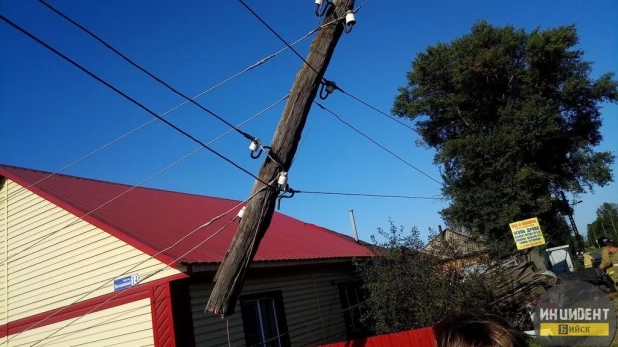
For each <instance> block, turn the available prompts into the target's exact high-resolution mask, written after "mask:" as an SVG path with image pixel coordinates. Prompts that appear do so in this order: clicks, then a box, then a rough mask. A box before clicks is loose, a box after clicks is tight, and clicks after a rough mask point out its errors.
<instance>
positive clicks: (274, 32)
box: [39, 0, 414, 130]
mask: <svg viewBox="0 0 618 347" xmlns="http://www.w3.org/2000/svg"><path fill="white" fill-rule="evenodd" d="M39 1H42V0H39ZM238 1H240V3H241V4H242V5H243V6H244V7H245V8H246V9H247V10H249V12H251V14H253V15H254V16H255V18H257V19H258V20H259V21H260V22H261V23H262V24H263V25H264V26H265V27H266V28H268V30H270V32H272V33H273V34H274V35H275V36H277V38H278V39H279V40H280V41H281V42H283V43H284V44H286V45H287V46H288V47H289V48H290V49H291V50H292V51H293V52H294V54H296V56H297V57H299V58H300V59H301V60H302V61H303V62H304V63H305V64H306V65H307V66H308V67H309V68H310V69H311V70H313V72H315V73H316V74H317V75H319V73H318V71H317V70H316V69H315V68H314V67H313V66H312V65H311V64H309V63H308V62H307V60H306V59H305V58H304V57H303V56H302V55H300V53H298V51H296V50H295V49H293V48H292V47H291V46H290V45H289V44H288V43H287V41H286V40H285V39H284V38H283V37H282V36H281V35H279V33H277V31H276V30H274V29H273V28H272V26H270V25H269V24H268V23H267V22H266V21H264V20H263V19H262V17H260V16H259V15H258V14H257V13H256V12H255V11H253V9H251V8H250V7H249V5H247V4H246V3H245V2H244V1H243V0H238ZM369 1H370V0H366V1H365V2H363V3H362V4H361V5H360V6H358V7H357V8H356V9H354V10H353V11H352V12H354V13H356V12H358V11H359V10H360V9H361V8H362V7H363V6H365V5H366V4H367V2H369ZM342 18H344V17H342ZM340 19H341V18H338V19H337V20H340ZM335 88H336V89H338V90H339V91H341V92H342V93H343V94H345V95H347V96H349V97H351V98H352V99H354V100H356V101H358V102H360V103H361V104H363V105H365V106H367V107H369V108H371V109H372V110H374V111H376V112H378V113H380V114H382V115H384V116H386V117H387V118H389V119H390V120H392V121H394V122H397V123H399V124H400V125H402V126H404V127H406V128H408V129H410V130H414V128H412V127H411V126H409V125H407V124H405V123H404V122H402V121H400V120H399V119H397V118H394V117H392V116H391V115H389V114H387V113H386V112H383V111H381V110H379V109H377V108H376V107H374V106H372V105H370V104H369V103H367V102H365V101H363V100H361V99H359V98H357V97H355V96H354V95H352V94H349V93H347V92H345V91H344V90H343V89H341V88H340V87H339V86H336V87H335Z"/></svg>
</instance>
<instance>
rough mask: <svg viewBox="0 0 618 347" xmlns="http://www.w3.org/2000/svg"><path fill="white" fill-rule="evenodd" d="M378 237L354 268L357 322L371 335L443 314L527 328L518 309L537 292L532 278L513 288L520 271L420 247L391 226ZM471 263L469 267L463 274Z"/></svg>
mask: <svg viewBox="0 0 618 347" xmlns="http://www.w3.org/2000/svg"><path fill="white" fill-rule="evenodd" d="M378 233H379V235H380V236H381V238H380V239H381V240H384V241H381V242H378V241H376V238H375V237H372V241H373V249H374V252H375V254H376V256H375V257H373V258H371V259H363V260H359V261H357V263H356V268H357V272H358V275H359V277H360V278H361V279H362V283H363V292H364V294H365V297H366V299H367V300H368V301H369V302H368V304H366V305H364V306H363V311H364V314H363V317H362V320H363V322H364V324H365V326H366V327H367V328H369V330H372V332H373V333H375V334H385V333H391V332H397V331H402V330H407V329H414V328H421V327H426V326H431V325H433V324H435V323H437V322H438V321H439V320H440V319H442V318H443V317H444V316H445V315H446V314H448V313H449V311H453V312H465V311H473V312H474V311H476V312H489V313H494V314H499V315H500V316H503V317H505V318H507V319H508V320H510V321H511V322H513V324H515V325H518V326H522V325H521V324H529V322H527V323H526V322H525V318H526V317H527V315H526V314H524V313H523V311H522V309H523V307H524V305H525V303H526V302H529V300H531V299H530V297H531V295H532V294H530V293H532V291H533V290H534V289H535V288H536V289H537V290H538V288H537V286H539V285H540V284H539V283H541V282H542V281H540V280H539V279H538V278H533V277H530V279H528V281H529V282H525V281H524V282H519V283H518V285H515V284H514V283H513V282H512V281H513V279H514V278H516V277H517V276H518V274H520V273H523V270H522V269H521V268H519V269H518V270H516V271H515V272H510V271H509V270H507V268H505V267H504V265H503V263H502V262H495V261H493V260H492V259H495V258H493V257H491V258H490V257H486V256H481V257H476V256H472V257H471V256H470V254H469V253H468V254H467V255H468V256H467V257H466V253H465V251H462V250H461V248H460V247H458V246H457V244H455V243H452V242H449V241H447V240H444V239H438V240H439V241H440V242H434V243H433V244H432V247H431V248H430V249H428V248H425V244H424V243H423V241H422V240H421V238H420V235H419V232H418V229H416V228H413V229H412V230H410V231H409V232H408V231H406V230H405V229H404V228H403V227H397V226H396V225H395V224H394V223H393V222H392V221H390V228H389V229H388V230H382V229H378ZM431 236H432V238H433V237H436V236H437V235H431ZM481 254H483V253H481ZM472 262H474V268H472V269H471V268H470V267H468V269H465V267H466V266H469V265H472ZM529 271H532V270H529ZM528 274H529V273H528ZM514 288H517V289H516V290H515V292H513V290H514ZM522 317H523V318H524V319H523V320H522ZM522 322H523V323H522Z"/></svg>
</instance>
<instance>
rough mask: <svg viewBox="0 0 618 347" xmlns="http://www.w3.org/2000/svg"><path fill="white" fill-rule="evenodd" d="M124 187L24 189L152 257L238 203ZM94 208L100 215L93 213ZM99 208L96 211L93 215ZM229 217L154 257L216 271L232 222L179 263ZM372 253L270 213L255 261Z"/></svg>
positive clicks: (72, 180)
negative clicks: (205, 265) (202, 265)
mask: <svg viewBox="0 0 618 347" xmlns="http://www.w3.org/2000/svg"><path fill="white" fill-rule="evenodd" d="M49 174H50V173H49V172H43V171H37V170H31V169H24V168H18V167H13V166H6V165H0V175H1V176H4V177H6V178H8V179H10V180H12V181H14V182H16V183H18V184H20V185H21V186H23V187H28V186H29V185H31V184H34V183H35V182H37V181H39V180H41V179H43V178H45V177H46V176H48V175H49ZM129 188H130V186H128V185H124V184H118V183H112V182H105V181H99V180H93V179H87V178H80V177H74V176H68V175H61V174H57V175H53V176H51V177H49V178H47V179H45V180H43V181H42V182H40V183H37V184H36V185H34V186H32V187H30V188H28V189H29V190H30V191H32V192H34V193H35V194H37V195H39V196H41V197H43V198H45V199H47V200H49V201H51V202H53V203H55V204H56V205H58V206H60V207H62V208H64V209H66V210H68V211H70V212H71V213H73V214H75V215H76V216H78V217H82V216H84V215H85V214H87V213H89V212H91V211H92V210H95V209H96V210H95V211H94V212H92V213H91V214H89V215H88V216H85V217H83V219H84V220H86V221H88V222H89V223H92V224H94V225H96V226H97V227H99V228H101V229H103V230H105V231H107V232H109V233H110V234H112V235H114V236H116V237H118V238H119V239H121V240H123V241H125V242H127V243H129V244H131V245H133V246H134V247H136V248H138V249H140V250H142V251H143V252H145V253H148V254H150V255H153V254H155V253H157V252H159V251H161V250H163V249H165V248H168V247H169V246H171V245H172V244H173V243H175V242H176V241H178V240H179V239H180V238H181V237H183V236H184V235H186V234H188V233H189V232H191V231H192V230H194V229H196V228H197V227H198V226H200V225H202V224H204V223H205V222H207V221H209V220H210V219H211V218H212V217H214V216H216V215H219V214H221V213H223V212H225V211H227V210H229V209H231V208H232V207H234V206H235V205H237V204H238V203H239V201H234V200H229V199H222V198H214V197H208V196H202V195H193V194H186V193H179V192H172V191H165V190H159V189H152V188H135V189H133V190H131V191H129V192H128V193H126V194H124V195H122V196H121V197H119V198H117V199H115V200H114V201H112V202H110V203H109V204H107V205H104V206H103V207H100V206H101V205H103V204H105V203H106V202H107V201H109V200H111V199H113V198H115V197H116V196H118V195H120V194H121V193H123V192H126V191H127V189H129ZM99 207H100V208H99ZM97 208H98V209H97ZM239 209H240V208H237V209H235V211H233V214H229V215H228V216H226V217H224V218H222V219H220V220H219V221H218V222H215V223H213V224H212V225H210V226H208V227H206V228H203V229H201V230H199V231H197V232H196V233H194V234H193V235H192V236H190V237H188V238H187V239H185V240H184V241H182V242H181V243H179V244H178V245H177V246H175V247H174V248H172V249H170V250H168V251H166V252H164V253H162V254H161V255H160V256H157V258H159V259H160V260H162V261H164V262H166V263H170V262H172V261H174V260H175V261H174V262H175V263H218V262H221V260H222V259H223V256H224V254H225V252H226V251H227V249H228V247H229V245H230V243H231V240H232V237H233V235H234V233H235V231H236V228H237V226H238V223H237V222H234V223H233V224H231V225H230V226H228V227H227V228H225V229H224V230H223V231H222V232H220V233H219V234H218V235H217V236H215V237H213V238H212V239H210V240H208V241H207V242H206V243H204V245H203V246H201V247H199V248H198V249H196V250H194V251H192V252H191V253H189V254H187V255H185V256H182V257H181V255H182V254H184V253H185V252H187V251H188V250H190V249H191V248H192V247H194V246H195V245H197V244H198V243H199V242H201V241H203V240H204V239H205V238H207V237H208V236H210V235H212V234H213V233H214V232H215V231H216V230H218V229H219V228H221V227H222V226H223V225H224V224H225V223H227V222H229V220H230V218H231V217H233V216H235V215H236V213H237V212H238V210H239ZM370 255H371V252H370V251H369V250H368V249H367V248H366V247H364V246H362V245H359V244H358V243H356V242H355V241H354V239H353V238H351V237H348V236H345V235H342V234H339V233H336V232H334V231H331V230H328V229H325V228H322V227H319V226H316V225H313V224H308V223H304V222H302V221H299V220H297V219H294V218H291V217H288V216H286V215H283V214H281V213H275V215H274V216H273V219H272V222H271V225H270V228H269V229H268V231H267V232H266V235H265V236H264V238H263V240H262V242H261V243H260V248H259V249H258V252H257V254H256V256H255V258H254V261H278V260H308V259H326V258H350V257H364V256H370Z"/></svg>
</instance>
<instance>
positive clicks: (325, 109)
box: [314, 101, 442, 185]
mask: <svg viewBox="0 0 618 347" xmlns="http://www.w3.org/2000/svg"><path fill="white" fill-rule="evenodd" d="M314 103H315V104H316V105H318V106H319V107H320V108H321V109H323V110H324V111H326V112H328V113H330V114H332V115H333V116H335V118H337V119H338V120H339V121H340V122H341V123H343V124H345V125H347V126H348V127H350V128H351V129H352V130H354V131H356V132H357V133H359V134H360V135H362V136H363V137H364V138H366V139H367V140H369V141H371V142H373V143H374V144H375V145H376V146H378V147H380V148H382V149H383V150H385V151H386V152H388V153H389V154H390V155H392V156H394V157H395V158H397V159H399V160H400V161H401V162H403V163H404V164H406V165H408V166H409V167H411V168H413V169H414V170H416V171H418V172H420V173H421V174H422V175H423V176H425V177H427V178H429V179H430V180H432V181H434V182H436V183H438V184H439V185H442V183H441V182H440V181H438V180H436V179H435V178H433V177H431V176H429V175H428V174H426V173H425V172H423V171H422V170H421V169H419V168H417V167H416V166H414V165H412V164H410V163H409V162H408V161H406V160H405V159H403V158H401V157H400V156H398V155H397V154H395V153H393V152H392V151H391V150H389V149H388V148H386V147H384V146H382V145H381V144H380V143H378V142H377V141H375V140H374V139H372V138H371V137H369V136H368V135H366V134H365V133H363V132H362V131H360V130H358V129H356V128H355V127H354V126H353V125H351V124H350V123H348V122H346V121H345V120H343V119H342V118H341V117H339V116H338V115H337V114H336V113H335V112H333V111H331V110H330V109H328V108H326V107H324V106H322V104H320V103H319V102H317V101H314Z"/></svg>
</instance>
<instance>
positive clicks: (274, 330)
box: [240, 291, 290, 347]
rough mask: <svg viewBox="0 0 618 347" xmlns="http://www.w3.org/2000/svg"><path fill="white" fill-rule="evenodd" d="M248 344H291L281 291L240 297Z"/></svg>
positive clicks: (279, 346) (271, 346)
mask: <svg viewBox="0 0 618 347" xmlns="http://www.w3.org/2000/svg"><path fill="white" fill-rule="evenodd" d="M240 308H241V312H242V320H243V326H244V329H245V342H246V345H247V346H253V345H256V344H260V346H261V347H283V346H289V345H290V343H289V336H288V334H287V332H288V329H287V324H286V321H285V311H284V310H283V298H282V295H281V291H277V292H270V293H260V294H254V295H245V296H242V297H241V298H240Z"/></svg>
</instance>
